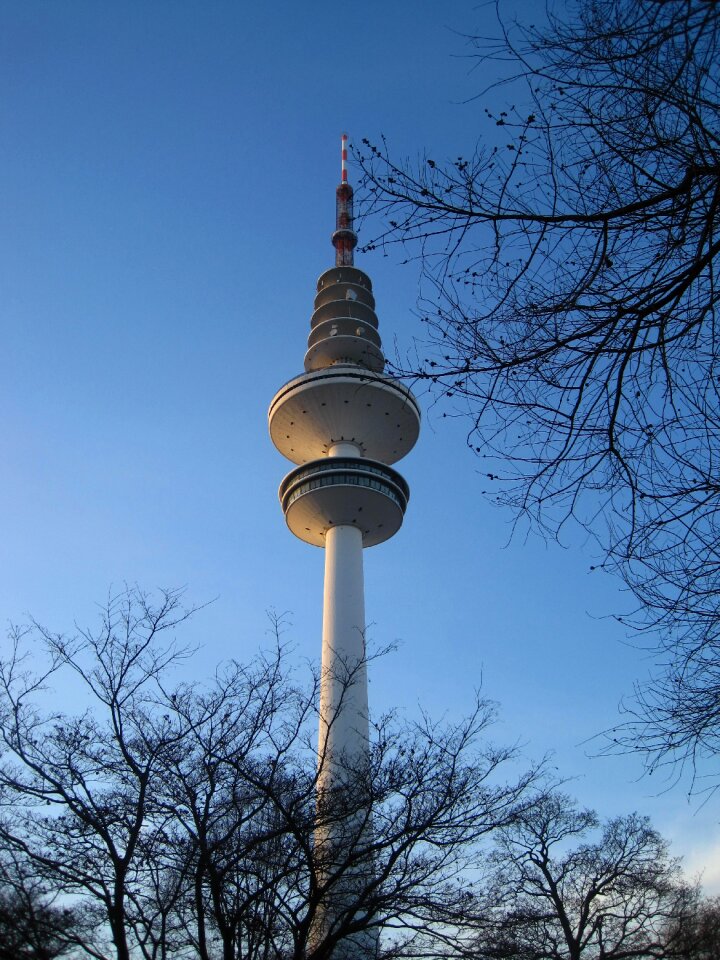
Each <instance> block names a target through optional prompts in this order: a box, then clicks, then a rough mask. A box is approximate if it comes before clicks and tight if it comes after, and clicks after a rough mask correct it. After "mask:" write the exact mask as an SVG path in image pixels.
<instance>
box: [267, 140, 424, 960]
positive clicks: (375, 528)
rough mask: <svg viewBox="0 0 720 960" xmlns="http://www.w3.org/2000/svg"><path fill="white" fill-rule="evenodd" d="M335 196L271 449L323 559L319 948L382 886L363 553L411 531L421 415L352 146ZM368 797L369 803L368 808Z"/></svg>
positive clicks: (289, 499) (302, 533) (291, 520)
mask: <svg viewBox="0 0 720 960" xmlns="http://www.w3.org/2000/svg"><path fill="white" fill-rule="evenodd" d="M342 151H343V159H342V171H341V173H342V179H341V183H340V186H339V187H338V188H337V191H336V229H335V232H334V233H333V235H332V243H333V246H334V247H335V254H336V256H335V266H334V267H332V268H331V269H329V270H327V271H326V272H325V273H324V274H322V276H321V277H320V279H319V280H318V284H317V295H316V297H315V310H314V313H313V315H312V318H311V320H310V336H309V337H308V349H307V353H306V354H305V373H303V374H301V375H300V376H298V377H295V379H293V380H291V381H290V382H289V383H286V384H285V385H284V386H283V387H281V389H280V390H279V391H278V393H277V394H276V395H275V397H274V399H273V401H272V403H271V404H270V411H269V414H268V421H269V427H270V436H271V438H272V441H273V443H274V444H275V446H276V447H277V448H278V450H279V451H280V453H282V454H283V455H284V456H285V457H287V458H288V459H289V460H291V461H292V462H293V463H295V464H297V466H296V467H295V468H294V469H293V470H291V471H290V473H289V474H288V475H287V476H286V477H285V479H284V480H283V481H282V483H281V484H280V502H281V504H282V508H283V511H284V514H285V519H286V522H287V525H288V527H289V528H290V530H291V531H292V532H293V533H294V534H295V535H296V536H297V537H299V538H300V539H301V540H304V541H305V542H306V543H310V544H313V545H315V546H319V547H324V549H325V588H324V601H323V636H322V666H321V674H320V708H319V710H320V721H319V737H318V822H317V827H316V831H315V856H316V858H317V872H318V877H319V880H320V883H321V886H323V887H324V888H325V889H324V893H323V903H322V907H321V909H320V911H319V913H318V916H317V918H316V921H315V924H314V927H313V931H312V939H313V941H314V943H315V945H317V944H319V943H321V942H322V940H323V938H325V937H326V936H331V937H334V936H336V935H338V932H340V936H342V929H343V924H344V923H345V924H347V920H348V918H349V917H350V918H351V924H352V922H353V921H352V917H354V918H355V921H357V912H358V910H360V911H361V912H363V911H365V910H366V909H367V905H366V904H365V905H363V906H361V907H358V906H356V904H357V903H358V902H359V896H360V891H361V889H362V888H363V887H367V884H368V880H370V879H371V877H372V863H371V862H370V859H369V855H368V857H366V858H365V859H363V857H362V855H360V856H359V858H358V859H357V861H356V862H355V864H354V865H352V866H350V867H348V868H347V869H345V868H344V867H343V864H345V863H347V862H351V861H352V857H349V858H348V856H347V855H348V852H349V851H350V850H352V851H353V852H355V851H357V849H362V847H363V845H364V846H365V847H366V848H369V843H367V842H366V841H369V840H370V839H371V824H370V811H369V809H367V808H365V809H364V808H363V805H362V804H363V801H362V797H363V795H364V793H363V790H364V789H366V787H367V776H368V774H369V737H368V731H369V718H368V687H367V660H366V652H365V590H364V583H363V549H364V548H366V547H370V546H373V545H375V544H378V543H382V542H383V541H385V540H387V539H388V538H389V537H391V536H393V534H395V533H396V532H397V531H398V529H399V528H400V526H401V524H402V520H403V516H404V514H405V509H406V507H407V503H408V498H409V496H410V491H409V489H408V485H407V483H406V482H405V480H404V479H403V478H402V477H401V476H400V474H399V473H397V471H396V470H394V469H393V468H392V467H391V466H389V464H392V463H395V462H396V461H398V460H400V459H401V458H402V457H404V456H405V454H407V453H408V452H409V451H410V450H411V449H412V447H413V446H414V444H415V442H416V440H417V437H418V434H419V430H420V411H419V408H418V405H417V402H416V400H415V398H414V397H413V395H412V393H411V392H410V391H409V390H408V389H407V388H406V387H405V386H404V385H403V384H401V383H398V382H397V381H395V380H392V379H391V378H390V377H387V376H385V374H384V373H383V370H384V367H385V357H384V356H383V352H382V345H381V340H380V335H379V333H378V319H377V316H376V314H375V299H374V297H373V294H372V284H371V282H370V278H369V277H368V276H367V275H366V274H365V273H363V272H362V271H361V270H358V269H357V267H355V266H354V263H353V251H354V248H355V245H356V243H357V237H356V235H355V233H354V231H353V216H352V187H351V186H350V185H349V183H348V182H347V172H346V166H345V160H346V156H347V138H346V137H345V136H344V135H343V140H342ZM358 797H359V798H360V800H359V801H358V800H357V798H358ZM376 948H377V936H376V934H367V935H364V934H362V935H361V934H357V933H355V934H352V935H350V936H348V937H347V939H346V942H345V946H344V947H343V946H342V944H340V945H337V946H336V947H335V948H334V949H333V956H334V957H336V958H340V957H343V956H346V955H347V956H353V957H355V958H358V960H369V958H371V957H372V956H373V955H374V953H375V952H376Z"/></svg>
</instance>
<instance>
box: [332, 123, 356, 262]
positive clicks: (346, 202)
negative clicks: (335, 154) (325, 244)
mask: <svg viewBox="0 0 720 960" xmlns="http://www.w3.org/2000/svg"><path fill="white" fill-rule="evenodd" d="M347 139H348V138H347V134H346V133H344V134H343V135H342V139H341V149H342V152H341V154H340V156H341V160H340V186H339V187H338V188H337V190H336V191H335V233H333V235H332V244H333V246H334V247H335V266H336V267H352V265H353V250H354V249H355V247H356V245H357V234H356V233H355V232H354V231H353V188H352V187H351V186H350V184H349V183H348V179H347Z"/></svg>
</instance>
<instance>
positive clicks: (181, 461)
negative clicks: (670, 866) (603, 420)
mask: <svg viewBox="0 0 720 960" xmlns="http://www.w3.org/2000/svg"><path fill="white" fill-rule="evenodd" d="M500 7H501V9H502V10H503V12H504V13H506V14H507V15H509V16H511V15H513V14H514V12H516V11H517V12H519V14H520V15H521V16H524V17H525V18H533V17H534V16H540V15H541V13H542V10H543V9H544V4H543V3H542V2H540V0H538V2H537V3H533V2H530V0H516V2H513V3H509V2H508V3H504V2H502V0H501V3H500ZM494 29H495V19H494V7H493V5H492V4H481V5H477V4H473V3H471V2H467V0H444V2H442V3H440V2H436V0H412V2H411V0H397V2H393V0H385V2H380V0H366V2H364V3H362V4H356V5H349V4H338V3H330V2H328V0H318V2H308V3H305V4H298V3H295V2H291V0H279V2H275V3H272V4H258V3H254V4H249V3H244V2H241V0H237V2H231V0H204V2H203V0H123V2H120V3H118V2H110V0H56V2H52V0H44V2H39V0H0V77H1V78H2V88H3V91H4V92H3V96H2V99H1V100H0V124H1V126H2V137H0V165H1V169H2V189H1V192H0V224H1V226H2V229H1V230H0V331H1V332H2V339H1V340H0V436H1V437H2V453H3V455H2V458H1V459H0V615H1V616H2V618H3V619H4V621H5V622H9V621H14V622H17V621H21V620H23V618H24V617H26V616H28V615H32V616H33V617H35V618H36V619H38V620H39V621H41V622H43V623H45V624H46V625H48V626H49V627H51V628H53V629H56V630H70V629H72V626H73V622H74V621H77V622H80V623H88V622H91V621H92V619H93V617H94V616H95V606H94V605H95V603H96V602H97V601H102V600H103V598H104V597H105V596H106V595H107V592H108V589H111V588H112V586H113V585H115V586H118V585H122V584H123V583H124V582H131V583H134V582H137V583H139V584H140V585H142V586H143V587H146V588H152V587H154V586H178V585H186V586H187V592H188V596H189V597H190V599H191V600H193V601H195V602H198V603H202V602H204V601H208V600H214V602H213V603H212V604H210V605H209V606H208V607H206V608H205V609H204V610H202V611H201V612H200V613H198V614H197V615H196V617H195V618H194V619H193V621H192V622H191V623H190V624H189V625H188V626H187V635H188V638H189V639H192V640H195V641H197V642H199V643H201V644H202V645H203V654H202V656H201V657H200V659H199V661H198V663H197V667H196V668H195V669H196V670H197V671H198V672H208V671H211V670H212V668H213V665H214V664H215V663H216V662H218V661H219V660H222V659H224V658H228V657H237V658H238V659H243V658H249V657H251V656H252V655H253V653H254V652H255V651H256V650H257V649H258V647H259V646H260V645H261V644H263V643H264V642H265V641H266V631H267V628H268V622H267V616H266V611H267V610H268V609H271V608H272V609H275V610H276V611H278V612H281V613H285V612H287V615H286V619H287V621H288V623H289V627H288V632H287V634H286V637H287V638H288V639H289V640H290V641H291V642H292V643H293V644H294V645H295V649H296V652H297V653H298V654H299V655H300V656H301V657H306V658H310V659H315V658H317V656H318V655H319V650H320V618H321V608H322V571H323V555H322V552H321V551H320V550H316V549H314V548H311V547H309V546H307V545H305V544H303V543H301V542H300V541H297V540H295V539H294V538H293V537H292V535H291V534H290V533H289V532H288V531H287V529H286V528H285V525H284V521H283V518H282V514H281V511H280V508H279V504H278V502H277V487H278V484H279V482H280V480H281V479H282V477H283V475H284V473H285V472H287V470H288V469H289V468H290V465H289V464H288V463H287V462H286V461H284V460H283V459H282V457H281V456H280V455H279V454H278V453H277V452H276V451H275V450H274V449H273V447H272V445H271V443H270V441H269V438H268V435H267V423H266V414H267V407H268V404H269V402H270V400H271V398H272V396H273V395H274V393H275V391H276V390H277V389H278V388H279V387H280V386H281V384H282V383H283V382H285V381H286V380H289V379H290V378H291V377H293V376H294V375H296V374H297V373H299V372H301V370H302V358H303V353H304V350H305V342H306V337H307V334H308V330H309V317H310V313H311V309H312V300H313V296H314V291H315V281H316V278H317V276H318V275H319V274H320V273H322V272H323V271H324V270H325V269H327V268H328V267H329V266H331V265H332V262H333V260H332V255H333V250H332V247H331V246H330V233H331V231H332V229H333V217H334V190H335V186H336V184H337V182H338V179H339V138H340V134H341V132H343V131H344V130H347V131H348V132H349V134H350V137H351V140H352V139H356V140H360V139H361V138H363V137H368V138H370V139H371V140H372V139H373V138H377V137H378V136H380V135H381V134H384V135H385V136H386V137H387V138H388V140H389V142H390V144H391V147H392V148H393V149H394V150H395V152H396V154H397V155H399V156H409V157H414V156H416V155H417V154H418V153H420V152H421V151H423V150H424V149H427V150H428V151H429V152H430V153H431V155H433V156H436V157H438V158H443V157H446V156H447V157H456V156H457V155H459V154H463V153H464V152H465V153H467V152H468V150H470V149H472V145H473V144H474V143H475V141H476V140H477V138H478V137H481V136H483V134H484V132H485V133H487V134H488V135H489V133H490V130H489V129H487V128H486V127H484V125H485V124H487V121H486V119H485V117H484V114H483V111H482V107H483V105H484V101H482V100H477V101H475V100H473V99H472V98H473V96H474V95H475V94H476V93H478V92H479V91H480V90H481V89H483V88H484V87H486V86H487V85H488V84H490V83H491V82H492V80H493V77H492V75H490V74H489V73H488V68H487V67H479V66H478V65H477V62H476V61H475V60H474V59H473V58H472V56H471V53H472V48H471V47H470V46H469V45H468V41H467V39H466V35H467V34H468V33H473V32H476V33H492V32H493V30H494ZM494 96H495V97H496V102H497V103H499V102H500V100H501V98H502V91H497V92H496V93H495V94H494ZM350 176H351V179H352V177H353V174H352V170H351V174H350ZM400 259H401V256H400V254H398V255H397V256H395V255H394V254H393V253H392V251H391V252H390V254H389V255H388V256H383V255H382V253H381V252H375V253H373V254H368V255H366V256H362V257H358V260H357V262H358V265H359V266H361V267H362V269H364V270H366V271H367V272H368V273H369V275H370V276H371V278H372V280H373V284H374V288H375V293H376V299H377V305H378V316H379V319H380V332H381V334H382V335H383V338H384V343H385V345H386V352H389V353H391V352H392V351H393V350H394V349H398V350H399V351H400V352H401V353H403V352H404V351H406V350H408V349H410V348H411V346H412V338H413V336H416V335H418V334H419V333H420V330H419V324H418V322H417V319H416V316H415V313H414V310H415V305H416V300H417V295H418V277H417V272H416V269H415V267H413V265H408V266H402V265H401V264H400V262H399V261H400ZM420 401H421V404H422V405H423V409H424V424H423V432H422V435H421V439H420V442H419V443H418V446H417V447H416V449H415V450H414V451H413V453H412V454H411V455H410V456H408V457H407V458H406V459H405V460H403V461H402V463H401V464H399V465H398V466H399V468H400V470H401V472H402V473H403V475H404V476H405V477H406V478H407V480H408V482H409V484H410V489H411V502H410V506H409V509H408V514H407V517H406V521H405V525H404V527H403V529H402V530H401V532H400V533H399V534H398V535H397V536H396V537H395V538H394V539H393V540H391V541H390V542H388V543H387V544H385V545H382V546H380V547H377V548H373V549H372V550H369V551H367V552H366V554H365V570H366V600H367V616H368V622H369V623H371V624H372V630H371V636H372V638H373V640H374V642H375V643H376V644H377V645H378V646H384V645H385V644H388V643H397V650H396V651H395V652H394V653H392V654H391V655H389V656H388V657H386V658H385V659H384V660H381V661H379V662H378V663H377V664H374V665H373V668H372V675H371V688H370V696H371V703H372V707H373V709H374V710H375V711H376V712H377V713H380V712H382V711H383V710H387V709H390V708H396V709H399V710H404V711H408V712H409V713H412V711H414V710H415V709H416V707H417V704H422V705H423V706H424V707H425V708H426V709H427V710H428V711H429V712H430V713H432V714H434V715H436V716H438V715H442V714H448V715H455V714H457V713H459V712H460V711H462V710H463V709H465V708H469V707H470V705H471V702H472V699H473V693H474V690H475V689H476V688H477V687H479V686H480V685H481V684H482V689H483V692H484V694H485V695H486V696H488V697H489V698H491V699H493V700H496V701H497V702H498V703H499V706H500V720H499V722H498V725H497V728H496V731H495V736H496V737H497V739H500V740H505V741H507V740H510V741H516V740H517V741H519V742H520V743H521V744H522V750H523V752H524V753H525V755H527V756H528V757H534V758H537V757H539V756H542V755H544V754H546V753H550V754H552V760H551V763H552V765H553V766H555V767H556V768H557V773H558V776H560V777H563V778H568V779H570V783H569V784H568V787H567V789H568V791H569V792H571V793H573V794H574V795H575V796H577V797H578V799H579V800H580V802H581V803H583V804H585V805H589V806H593V807H595V808H596V809H597V810H598V812H599V813H600V814H601V816H611V815H616V814H622V813H628V812H630V811H632V810H638V811H640V812H642V813H647V814H649V815H650V816H651V818H652V820H653V822H654V824H655V825H656V826H657V827H658V828H659V829H660V830H661V831H662V832H663V834H664V835H666V836H667V837H668V838H670V839H671V840H672V842H673V848H672V849H673V852H674V853H676V854H678V855H683V856H684V857H685V863H686V866H687V867H688V869H689V870H690V871H691V872H697V871H699V870H704V871H705V873H704V881H705V885H706V889H707V890H708V892H716V893H717V892H720V831H718V819H719V817H718V798H717V796H715V797H710V798H709V799H708V800H707V801H706V802H705V803H704V804H702V803H701V800H700V799H698V798H697V797H696V798H690V799H688V796H687V788H688V784H687V783H686V782H681V783H679V784H677V785H675V786H671V785H669V784H668V783H667V782H666V781H660V782H655V781H654V779H652V778H646V777H642V776H641V774H642V769H641V764H640V761H639V759H638V758H635V757H628V756H625V757H614V758H613V757H597V756H593V753H594V751H595V750H596V749H597V746H595V747H594V746H593V743H592V742H588V741H590V740H591V738H592V737H593V736H595V735H597V734H598V733H599V732H600V731H602V730H603V729H606V728H607V727H609V726H612V725H613V724H614V723H616V722H617V721H618V719H619V715H618V703H619V701H620V699H621V697H622V696H623V695H627V694H629V693H630V692H631V690H632V684H633V681H634V680H636V679H638V678H641V677H643V676H645V675H646V674H647V672H648V670H649V669H650V667H651V663H652V662H651V660H649V659H648V658H647V655H646V654H645V653H643V651H641V650H639V649H638V648H637V647H635V646H634V645H633V644H632V643H629V642H627V639H626V637H625V634H624V632H623V629H622V628H621V627H620V626H619V625H618V624H617V623H616V622H615V621H614V620H613V619H612V617H611V616H610V615H611V614H612V613H617V612H620V611H623V610H625V609H627V607H628V605H629V601H628V598H627V597H626V596H625V595H623V594H622V592H621V591H620V589H619V585H618V584H617V583H616V582H615V581H613V580H612V579H610V578H609V577H607V576H606V575H604V574H601V573H600V572H597V571H596V572H594V573H592V572H591V571H590V567H591V565H592V564H593V563H594V561H595V559H596V558H595V557H594V555H593V553H592V548H591V545H590V544H588V543H584V542H582V539H581V538H580V537H576V538H574V542H573V543H572V544H571V545H569V546H567V547H566V548H565V549H563V548H561V547H560V546H558V545H557V544H549V545H548V544H545V543H543V542H542V541H540V540H539V539H538V538H536V537H534V536H529V537H527V538H524V537H515V538H514V539H512V540H511V539H510V533H511V518H510V517H509V515H507V514H504V513H502V512H501V511H499V510H498V509H497V508H494V507H492V506H491V505H489V504H488V503H487V502H486V501H485V500H484V498H483V497H482V496H481V490H482V489H483V473H482V463H481V461H479V460H478V459H476V458H474V457H473V456H472V455H471V453H470V452H469V451H468V449H467V447H466V445H465V431H466V427H465V424H464V423H463V422H462V421H461V420H458V419H455V418H452V417H449V416H448V417H446V416H443V414H444V413H449V412H450V411H449V410H448V409H445V408H443V407H442V405H441V404H438V403H433V402H432V398H429V397H423V396H421V397H420ZM61 693H62V692H61V691H59V692H58V696H61Z"/></svg>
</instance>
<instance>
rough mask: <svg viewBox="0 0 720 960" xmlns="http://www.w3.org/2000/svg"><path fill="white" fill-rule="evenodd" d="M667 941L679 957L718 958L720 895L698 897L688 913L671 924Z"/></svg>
mask: <svg viewBox="0 0 720 960" xmlns="http://www.w3.org/2000/svg"><path fill="white" fill-rule="evenodd" d="M667 937H668V940H669V941H671V942H672V943H673V944H674V945H675V951H674V956H676V957H678V960H716V958H717V957H719V956H720V898H718V897H714V898H710V899H705V900H703V899H701V898H698V900H697V903H696V904H695V906H694V909H692V910H691V911H689V913H688V915H687V916H684V917H680V918H678V919H673V920H672V921H671V923H670V924H669V925H668V930H667Z"/></svg>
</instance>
